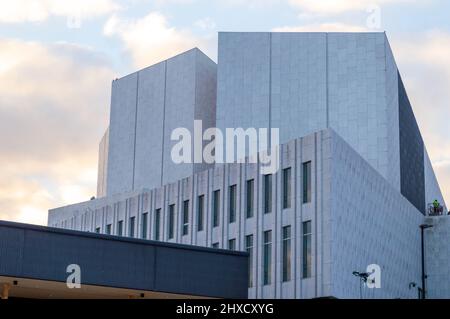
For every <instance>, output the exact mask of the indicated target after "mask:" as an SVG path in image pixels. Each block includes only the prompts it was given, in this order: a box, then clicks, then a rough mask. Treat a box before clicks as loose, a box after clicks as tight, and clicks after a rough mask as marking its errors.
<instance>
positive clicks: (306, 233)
mask: <svg viewBox="0 0 450 319" xmlns="http://www.w3.org/2000/svg"><path fill="white" fill-rule="evenodd" d="M311 245H312V229H311V221H307V222H303V278H309V277H311V265H312V260H311Z"/></svg>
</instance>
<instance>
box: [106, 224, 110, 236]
mask: <svg viewBox="0 0 450 319" xmlns="http://www.w3.org/2000/svg"><path fill="white" fill-rule="evenodd" d="M106 234H107V235H111V224H108V225H106Z"/></svg>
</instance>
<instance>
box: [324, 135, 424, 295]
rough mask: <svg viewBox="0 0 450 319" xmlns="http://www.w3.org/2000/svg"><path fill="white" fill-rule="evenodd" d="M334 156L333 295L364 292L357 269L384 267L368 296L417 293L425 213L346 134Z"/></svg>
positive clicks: (337, 142) (335, 143) (336, 140)
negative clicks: (412, 285)
mask: <svg viewBox="0 0 450 319" xmlns="http://www.w3.org/2000/svg"><path fill="white" fill-rule="evenodd" d="M331 153H332V156H331V167H332V169H331V176H332V179H331V191H330V194H331V201H330V206H331V208H330V216H329V217H330V219H329V221H330V223H329V225H328V226H327V228H326V229H331V231H330V232H329V233H326V232H325V236H327V238H328V236H329V240H330V242H331V251H325V252H324V253H325V256H330V255H331V259H330V260H331V278H328V279H329V281H330V283H331V285H332V295H334V296H336V297H338V298H359V297H360V293H359V285H360V281H359V278H357V277H355V276H353V275H352V273H353V271H359V272H366V271H367V270H366V269H367V266H368V265H371V264H377V265H379V266H380V267H381V288H380V289H368V288H363V289H362V297H363V298H402V299H403V298H417V290H416V289H409V283H410V282H416V283H419V282H420V231H419V225H420V224H421V223H422V222H423V218H424V217H423V216H422V214H421V212H419V211H418V210H417V209H416V208H415V207H414V206H413V205H412V204H411V203H410V202H409V201H408V200H407V199H406V198H405V197H403V196H402V195H401V194H400V193H399V192H398V191H397V190H396V189H395V188H394V187H392V185H390V184H389V183H387V182H386V180H385V179H384V178H383V177H382V176H381V175H380V174H379V173H378V172H376V171H375V170H374V169H373V168H372V167H371V166H370V165H369V164H368V163H367V162H366V161H364V159H363V158H362V157H361V156H359V155H358V154H357V153H356V152H355V151H354V150H352V149H351V148H350V146H349V145H348V144H347V143H346V142H345V141H344V140H343V139H341V138H339V137H337V136H335V137H334V138H333V142H332V151H331ZM327 211H328V210H326V212H327Z"/></svg>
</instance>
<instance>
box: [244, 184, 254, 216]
mask: <svg viewBox="0 0 450 319" xmlns="http://www.w3.org/2000/svg"><path fill="white" fill-rule="evenodd" d="M254 188H255V180H253V179H250V180H248V181H247V190H246V195H247V196H246V201H247V205H246V210H245V214H246V217H247V218H252V217H253V196H254V195H253V194H254Z"/></svg>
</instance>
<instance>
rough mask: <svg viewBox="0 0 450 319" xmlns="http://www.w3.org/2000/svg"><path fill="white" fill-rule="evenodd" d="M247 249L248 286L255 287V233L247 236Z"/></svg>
mask: <svg viewBox="0 0 450 319" xmlns="http://www.w3.org/2000/svg"><path fill="white" fill-rule="evenodd" d="M245 250H246V251H247V253H248V287H249V288H251V287H253V235H247V236H245Z"/></svg>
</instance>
